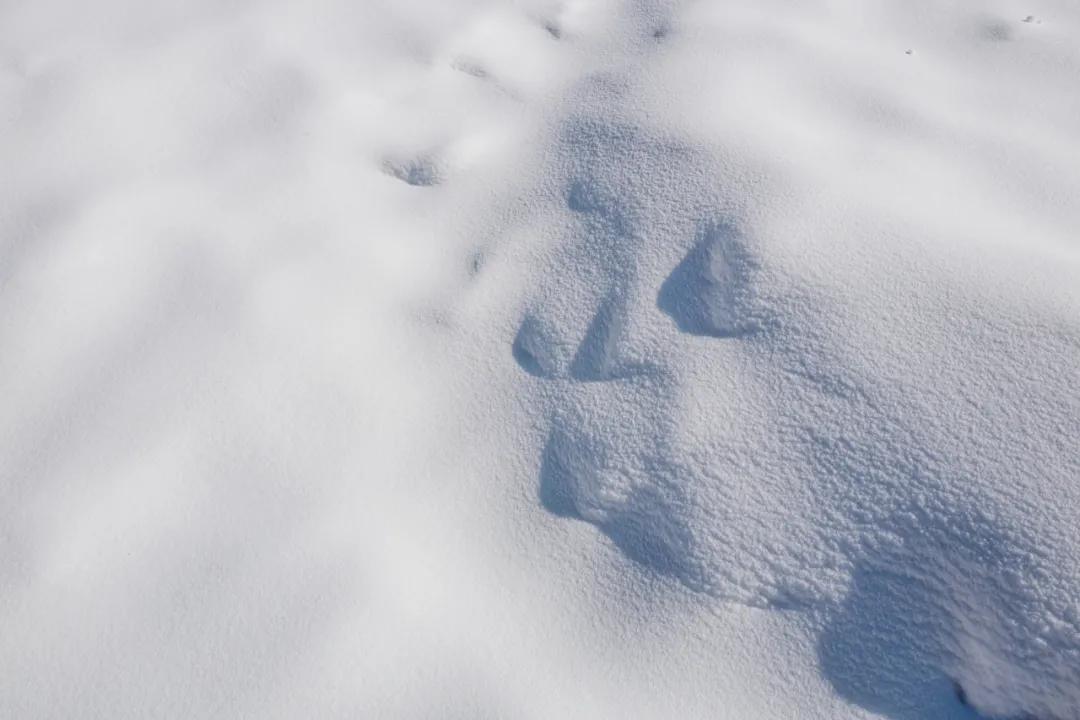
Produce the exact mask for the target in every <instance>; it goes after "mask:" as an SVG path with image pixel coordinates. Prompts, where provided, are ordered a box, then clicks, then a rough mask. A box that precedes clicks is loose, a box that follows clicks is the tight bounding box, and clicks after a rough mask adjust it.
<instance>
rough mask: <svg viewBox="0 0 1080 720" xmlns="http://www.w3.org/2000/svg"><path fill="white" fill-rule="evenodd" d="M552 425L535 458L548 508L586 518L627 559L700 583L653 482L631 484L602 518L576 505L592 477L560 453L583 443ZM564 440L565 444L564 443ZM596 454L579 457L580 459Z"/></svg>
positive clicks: (684, 539)
mask: <svg viewBox="0 0 1080 720" xmlns="http://www.w3.org/2000/svg"><path fill="white" fill-rule="evenodd" d="M565 431H566V428H558V427H557V428H556V429H555V430H554V431H553V432H552V435H551V436H549V438H548V442H547V444H546V445H545V447H544V451H543V455H542V456H541V463H540V487H539V492H538V494H539V499H540V503H541V505H542V506H543V507H544V509H545V510H547V511H548V512H550V513H551V514H553V515H555V516H557V517H561V518H569V519H575V520H581V521H584V522H587V523H589V524H591V525H593V526H594V527H596V528H597V529H598V530H600V531H601V532H602V533H603V534H604V535H605V536H606V537H607V538H608V539H609V540H611V542H612V544H614V545H615V547H616V548H618V550H619V552H621V553H622V554H623V555H625V556H626V557H627V558H628V559H630V560H631V561H633V562H635V563H637V564H639V565H642V566H644V567H647V568H649V569H650V570H652V571H654V572H657V573H659V574H661V575H663V576H665V577H670V578H674V579H675V580H678V581H679V582H681V583H683V584H684V585H686V586H687V587H690V588H691V589H693V590H698V591H701V590H703V589H704V585H703V582H702V579H701V577H700V573H698V572H695V571H694V568H693V566H692V565H691V563H690V561H689V558H690V540H689V535H688V533H687V532H686V531H685V530H682V529H680V528H678V527H676V526H674V525H673V524H672V521H671V518H670V513H669V512H668V511H667V503H666V502H665V501H664V499H663V498H662V497H661V496H660V494H659V491H658V490H657V489H656V487H655V486H648V487H641V488H638V489H636V490H634V491H633V492H632V494H631V496H630V497H629V498H627V500H626V502H625V504H622V506H620V507H619V508H614V507H609V508H605V512H604V517H603V519H596V518H595V517H594V518H589V517H587V516H586V515H587V513H583V512H582V510H581V505H580V504H581V502H582V495H581V494H582V493H583V492H589V491H598V490H601V489H598V488H583V487H581V485H580V484H581V483H582V482H596V480H595V479H587V478H581V477H575V476H574V474H573V471H572V470H571V469H570V468H569V464H568V463H567V462H565V461H564V460H563V457H562V455H563V454H564V453H567V452H570V453H573V454H574V455H577V456H579V457H580V456H581V455H582V454H583V453H587V451H588V449H587V448H586V447H584V446H583V445H582V444H580V443H575V442H574V441H573V440H572V439H571V437H570V436H569V435H568V434H567V433H566V432H565ZM568 443H569V444H570V447H568V446H567V444H568ZM596 460H598V459H597V458H588V457H584V458H582V461H583V462H591V461H596Z"/></svg>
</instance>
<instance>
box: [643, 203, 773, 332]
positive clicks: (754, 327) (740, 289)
mask: <svg viewBox="0 0 1080 720" xmlns="http://www.w3.org/2000/svg"><path fill="white" fill-rule="evenodd" d="M757 269H758V265H757V263H756V262H755V261H754V260H753V258H752V257H751V255H750V253H749V252H748V250H747V248H746V246H745V244H744V243H743V240H742V236H741V234H740V233H739V231H738V229H737V228H735V227H734V226H733V225H729V224H719V225H715V226H712V227H708V228H705V229H704V230H703V231H702V232H700V233H699V237H698V241H697V243H696V244H695V246H694V248H693V249H692V250H691V251H690V253H689V254H687V256H686V257H685V258H684V259H683V260H682V262H680V263H679V264H678V266H677V267H676V268H675V269H674V270H673V271H672V273H671V275H669V276H668V278H667V279H666V280H665V281H664V283H663V284H662V285H661V286H660V293H659V295H658V296H657V302H656V304H657V307H659V308H660V310H662V311H663V312H664V313H666V314H667V315H668V316H670V317H671V319H672V320H674V321H675V324H676V325H677V326H678V328H679V329H680V330H682V331H683V332H685V333H689V334H691V335H704V336H707V337H715V338H739V337H746V336H749V335H753V334H754V333H756V332H757V331H758V330H760V329H761V328H762V318H761V317H760V313H759V312H758V311H757V308H755V306H754V295H753V290H754V287H753V279H754V278H753V276H754V274H755V273H756V271H757Z"/></svg>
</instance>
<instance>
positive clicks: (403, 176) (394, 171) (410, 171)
mask: <svg viewBox="0 0 1080 720" xmlns="http://www.w3.org/2000/svg"><path fill="white" fill-rule="evenodd" d="M383 172H384V173H386V174H387V175H390V176H391V177H395V178H397V179H398V180H401V181H402V182H404V183H406V184H408V185H412V186H414V187H430V186H432V185H438V184H439V183H441V182H442V181H443V173H442V171H441V169H440V168H439V166H438V165H437V164H436V163H435V161H434V160H432V159H431V158H429V157H418V158H413V159H412V160H406V161H399V160H385V161H383Z"/></svg>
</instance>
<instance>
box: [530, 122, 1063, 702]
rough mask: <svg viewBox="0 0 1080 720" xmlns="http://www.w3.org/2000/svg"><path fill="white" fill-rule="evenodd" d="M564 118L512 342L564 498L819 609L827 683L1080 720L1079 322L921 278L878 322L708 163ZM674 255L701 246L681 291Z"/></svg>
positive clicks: (676, 563) (658, 567)
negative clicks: (900, 313) (722, 183)
mask: <svg viewBox="0 0 1080 720" xmlns="http://www.w3.org/2000/svg"><path fill="white" fill-rule="evenodd" d="M570 127H571V131H569V132H567V133H566V134H565V135H564V138H563V139H562V141H561V151H560V155H559V158H558V162H561V163H562V167H563V168H565V170H564V172H566V174H567V175H568V178H567V181H566V182H567V185H568V190H567V193H566V195H565V197H566V208H567V212H568V214H569V217H570V218H571V220H570V223H569V226H568V230H567V242H566V245H565V246H564V247H563V248H562V250H561V254H560V256H559V257H558V258H557V259H556V260H555V261H554V262H553V264H552V266H551V267H549V268H547V269H546V270H545V274H544V277H545V279H546V283H547V284H546V285H545V286H544V288H543V290H542V292H541V294H540V298H541V299H540V300H539V301H537V302H535V303H534V304H533V307H532V309H531V310H530V311H529V314H528V315H527V316H526V318H525V319H524V321H523V323H522V325H521V329H520V331H519V333H518V337H517V339H516V340H515V346H514V348H515V356H516V357H517V359H518V362H519V363H520V364H521V366H522V368H524V369H525V370H527V371H529V372H531V373H534V374H536V375H538V376H539V377H540V378H542V379H543V380H544V381H545V382H546V383H548V384H549V386H547V387H546V389H545V390H544V397H545V399H546V401H547V403H548V408H549V410H548V412H549V413H550V434H549V437H548V441H547V445H546V448H545V449H544V451H543V457H542V458H541V467H540V478H539V497H540V500H541V502H542V503H543V505H544V507H546V508H547V509H549V510H550V511H551V512H553V513H554V514H555V515H557V516H560V517H571V518H578V519H580V520H584V521H585V522H588V523H591V524H593V525H595V526H596V527H597V528H599V529H600V530H601V531H603V533H604V534H605V535H606V536H607V537H608V538H609V539H610V540H611V542H613V543H614V544H615V546H617V547H618V548H619V549H620V550H621V551H622V552H623V553H625V555H626V556H627V557H629V558H630V559H632V560H634V561H636V562H638V563H641V564H643V565H645V566H647V567H648V568H650V569H651V570H652V571H655V572H657V573H660V574H662V575H665V576H670V577H674V578H676V579H677V580H679V581H680V582H682V583H684V584H685V585H686V586H688V587H689V588H691V589H693V590H695V591H699V592H701V593H704V594H707V595H710V596H713V597H715V598H717V599H718V600H726V601H733V602H739V603H744V604H748V605H752V606H756V607H762V608H776V609H786V610H793V611H798V612H801V613H805V614H806V615H808V616H811V617H813V618H816V620H815V622H816V623H818V628H819V631H818V632H819V641H818V642H819V644H818V654H819V656H820V659H821V664H822V669H823V672H824V673H825V674H826V676H827V677H828V678H829V679H830V680H831V681H832V683H833V684H834V685H835V687H836V689H837V691H838V692H840V693H841V694H842V695H844V696H845V697H847V698H849V699H851V700H852V701H855V702H857V703H859V704H861V705H863V706H864V707H866V708H868V709H870V710H873V711H876V712H880V713H883V714H885V715H887V716H889V717H895V718H911V719H912V720H914V719H915V718H923V717H928V715H927V713H930V714H931V715H932V716H934V717H965V716H966V715H965V713H967V712H969V711H968V710H967V709H966V706H968V705H970V706H971V707H974V708H978V709H979V710H980V711H982V712H984V713H987V714H988V715H991V716H994V717H1002V718H1019V717H1032V718H1051V719H1056V720H1070V719H1072V718H1077V717H1080V715H1078V714H1077V713H1078V712H1080V711H1078V710H1077V708H1080V574H1078V571H1080V557H1078V555H1077V549H1078V548H1080V512H1078V510H1077V508H1078V505H1077V499H1078V498H1077V488H1076V479H1077V477H1080V474H1078V471H1080V461H1078V458H1080V453H1078V452H1077V450H1076V445H1075V441H1076V440H1075V433H1076V432H1077V431H1078V430H1080V424H1078V422H1080V387H1078V386H1077V384H1076V382H1075V381H1076V379H1077V378H1076V374H1075V369H1076V368H1080V349H1078V348H1080V343H1078V341H1080V327H1077V326H1076V325H1075V324H1069V325H1067V326H1065V327H1062V328H1060V329H1058V330H1054V331H1050V330H1049V328H1046V327H1043V326H1042V325H1041V323H1040V322H1039V321H1038V320H1028V321H1020V322H1017V321H1015V320H1006V319H1002V318H998V317H995V316H994V315H993V314H992V312H990V311H989V310H987V309H984V308H981V307H978V306H977V304H976V302H975V300H974V299H973V298H967V297H963V296H962V295H961V296H960V297H947V296H942V295H940V294H939V293H938V291H937V290H935V289H934V288H931V287H918V286H916V287H913V288H910V289H909V288H901V289H898V290H892V291H890V294H889V295H888V296H886V297H887V299H885V300H883V301H884V302H888V303H897V304H909V303H910V304H911V306H912V307H913V308H914V310H913V311H912V312H910V313H909V314H907V315H906V316H905V317H903V321H905V322H908V323H910V324H909V325H906V326H899V327H898V326H892V327H889V326H879V325H877V324H876V321H874V320H873V319H870V320H869V321H867V319H866V318H862V317H860V314H861V308H860V307H859V305H858V302H859V298H858V297H855V296H853V297H852V298H850V299H849V298H846V297H843V296H840V297H835V296H832V297H831V296H829V295H827V294H826V293H825V292H823V291H821V290H819V289H817V288H814V287H810V286H808V285H806V284H805V283H802V282H801V281H800V280H799V278H797V277H793V276H791V275H790V274H788V273H785V271H784V270H783V269H782V268H781V266H780V263H777V262H773V258H772V256H771V254H770V253H771V252H773V248H774V247H776V246H777V245H780V243H773V242H770V240H771V239H770V238H769V237H767V236H763V235H760V234H758V233H756V232H755V230H754V224H753V222H752V221H751V220H744V219H743V217H742V216H741V215H740V213H739V212H738V211H732V212H724V211H723V210H722V209H720V208H722V207H723V205H722V203H723V199H722V197H723V193H722V192H720V193H715V194H714V193H713V192H712V189H711V188H709V183H708V181H707V180H705V179H704V178H705V177H706V176H707V174H706V172H705V171H704V170H703V167H704V166H705V165H706V164H707V163H708V159H707V158H708V156H709V152H710V150H709V149H708V148H697V149H694V148H691V147H689V146H686V145H679V144H673V143H671V142H670V141H664V140H659V139H657V138H656V137H652V136H650V135H649V133H648V132H647V131H646V130H644V129H642V128H631V127H623V126H611V125H607V124H605V123H604V122H603V121H602V120H599V119H592V120H576V121H574V122H573V123H571V125H570ZM557 172H558V171H557ZM658 245H661V246H671V247H681V248H683V249H684V253H685V254H684V255H683V257H682V258H681V259H678V260H677V262H675V263H674V264H672V263H671V262H670V261H669V262H668V263H667V271H666V273H667V274H666V275H665V274H664V272H665V271H664V267H665V264H664V263H663V262H660V261H658V257H657V255H658V251H657V246H658ZM825 252H826V253H827V252H828V251H825ZM828 261H829V259H828V256H827V254H826V255H825V257H823V258H821V259H820V262H826V263H827V262H828ZM924 292H928V293H929V297H920V294H921V293H924ZM650 298H651V299H652V300H653V306H652V307H649V303H648V301H649V299H650ZM590 313H591V318H590V317H589V314H590ZM641 316H645V317H647V318H649V319H648V320H647V321H644V320H640V317H641ZM631 317H634V318H638V320H637V322H636V323H635V322H631V321H630V320H629V319H628V318H631ZM635 333H637V334H638V336H635ZM694 355H697V356H699V357H701V358H705V359H706V360H707V362H708V371H709V372H708V374H707V375H702V374H693V373H690V372H689V371H688V370H687V367H688V366H689V365H690V364H691V363H692V358H693V356H694ZM1064 368H1071V369H1072V371H1073V372H1066V373H1064V374H1062V373H1061V372H1060V369H1064ZM718 377H720V378H738V380H737V382H739V383H740V384H744V385H745V386H746V387H745V388H739V389H737V390H736V391H735V392H733V393H731V394H732V395H733V396H735V397H733V398H731V399H729V398H727V397H725V395H726V390H728V388H725V387H723V385H718V384H716V378H718ZM747 389H748V390H749V392H750V393H752V395H753V396H754V397H756V398H758V399H759V401H760V402H759V404H758V406H757V408H756V409H750V410H747V409H733V408H732V407H731V405H732V403H733V401H735V402H737V400H736V399H735V398H737V397H742V396H745V394H746V392H747Z"/></svg>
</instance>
